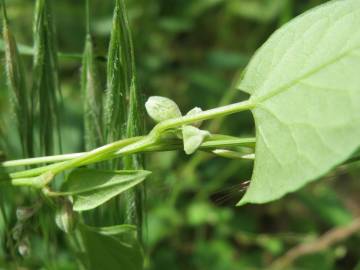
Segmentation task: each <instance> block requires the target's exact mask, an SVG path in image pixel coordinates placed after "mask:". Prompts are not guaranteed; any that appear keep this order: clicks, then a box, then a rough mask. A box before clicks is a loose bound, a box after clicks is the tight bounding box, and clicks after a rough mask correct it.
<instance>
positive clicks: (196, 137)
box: [182, 126, 210, 155]
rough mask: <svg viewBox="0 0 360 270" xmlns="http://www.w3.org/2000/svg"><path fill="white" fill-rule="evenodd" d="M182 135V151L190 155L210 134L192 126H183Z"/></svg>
mask: <svg viewBox="0 0 360 270" xmlns="http://www.w3.org/2000/svg"><path fill="white" fill-rule="evenodd" d="M182 135H183V141H184V151H185V153H186V154H188V155H190V154H192V153H194V152H195V151H196V150H197V149H198V148H199V146H200V145H201V144H202V142H203V141H204V139H205V138H206V137H208V136H210V132H209V131H206V130H201V129H198V128H197V127H193V126H183V128H182Z"/></svg>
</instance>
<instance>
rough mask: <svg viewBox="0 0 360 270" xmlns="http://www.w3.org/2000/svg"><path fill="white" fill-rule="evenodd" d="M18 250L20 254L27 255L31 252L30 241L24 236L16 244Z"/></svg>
mask: <svg viewBox="0 0 360 270" xmlns="http://www.w3.org/2000/svg"><path fill="white" fill-rule="evenodd" d="M18 251H19V253H20V255H21V256H23V257H28V256H29V255H30V253H31V247H30V241H29V239H28V238H24V239H22V240H21V241H20V243H19V245H18Z"/></svg>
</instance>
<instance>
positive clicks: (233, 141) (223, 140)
mask: <svg viewBox="0 0 360 270" xmlns="http://www.w3.org/2000/svg"><path fill="white" fill-rule="evenodd" d="M234 146H244V147H252V148H253V147H254V146H255V138H254V137H249V138H237V137H231V136H223V135H212V136H211V137H210V138H209V139H208V140H206V141H204V142H203V143H202V144H201V146H200V147H199V150H207V149H216V148H224V147H234ZM182 147H183V145H182V141H181V140H180V139H164V140H161V141H159V142H158V143H156V144H155V145H153V146H150V147H147V148H146V149H144V150H143V151H144V152H155V151H170V150H177V149H181V148H182ZM88 153H89V152H81V153H70V154H63V155H54V156H44V157H35V158H26V159H17V160H8V161H4V162H2V163H0V167H2V168H10V167H18V166H28V165H36V164H41V163H55V162H60V161H66V160H71V159H74V158H78V157H81V156H83V155H85V154H88ZM119 156H122V154H116V153H114V154H112V155H111V156H109V159H112V158H117V157H119Z"/></svg>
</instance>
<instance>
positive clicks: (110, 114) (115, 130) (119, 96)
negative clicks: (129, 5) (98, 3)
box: [104, 1, 129, 142]
mask: <svg viewBox="0 0 360 270" xmlns="http://www.w3.org/2000/svg"><path fill="white" fill-rule="evenodd" d="M121 17H122V14H121V7H120V3H119V1H116V5H115V9H114V15H113V22H112V30H111V38H110V45H109V51H108V62H107V91H106V99H105V105H104V114H105V129H106V130H105V132H106V139H107V142H111V141H114V140H118V139H121V138H123V137H124V135H125V129H126V127H125V122H126V98H127V96H128V91H129V85H128V79H127V76H126V72H125V71H126V69H125V68H124V63H125V62H126V59H124V48H123V47H122V43H123V40H124V37H123V36H124V33H123V31H122V20H121Z"/></svg>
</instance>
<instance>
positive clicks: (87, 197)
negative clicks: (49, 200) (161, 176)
mask: <svg viewBox="0 0 360 270" xmlns="http://www.w3.org/2000/svg"><path fill="white" fill-rule="evenodd" d="M150 173H151V172H149V171H144V170H134V171H103V170H94V169H78V170H75V171H73V172H72V173H71V174H70V175H69V177H68V180H67V181H66V183H65V184H64V186H63V189H62V192H60V193H59V194H62V195H73V199H74V201H73V208H74V210H75V211H85V210H91V209H93V208H95V207H97V206H99V205H101V204H103V203H105V202H107V201H108V200H110V199H111V198H113V197H114V196H116V195H118V194H120V193H122V192H124V191H126V190H128V189H130V188H132V187H133V186H135V185H137V184H139V183H141V182H142V181H144V179H145V178H146V177H147V176H148V175H149V174H150Z"/></svg>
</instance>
